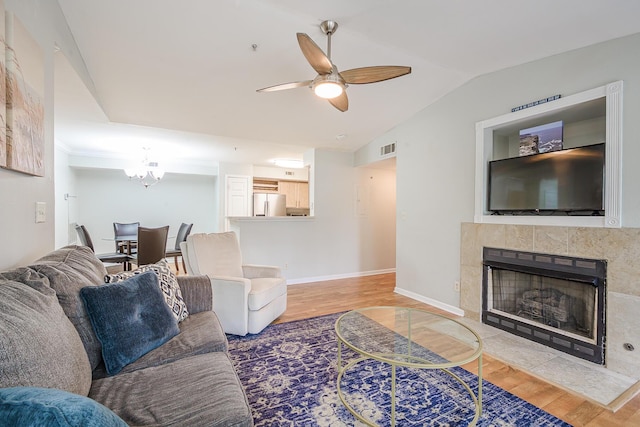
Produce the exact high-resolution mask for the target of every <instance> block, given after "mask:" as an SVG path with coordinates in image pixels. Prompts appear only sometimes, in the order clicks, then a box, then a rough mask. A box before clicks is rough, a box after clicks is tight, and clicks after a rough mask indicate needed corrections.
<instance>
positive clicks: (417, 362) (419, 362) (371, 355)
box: [335, 306, 482, 427]
mask: <svg viewBox="0 0 640 427" xmlns="http://www.w3.org/2000/svg"><path fill="white" fill-rule="evenodd" d="M374 310H388V311H390V312H391V311H392V312H393V314H398V313H399V312H406V314H407V316H406V317H407V325H406V326H407V329H406V330H407V336H405V337H404V338H406V339H407V354H400V353H378V352H373V351H367V350H366V349H362V348H360V347H358V345H357V344H354V343H353V342H350V341H349V339H348V338H345V337H344V336H343V334H342V331H341V329H340V326H341V323H342V322H343V321H344V319H345V318H349V317H350V316H354V313H358V314H362V315H365V316H366V312H367V311H374ZM414 312H418V313H420V315H422V316H423V315H425V314H426V315H428V316H433V317H434V319H436V320H438V321H444V322H445V323H448V322H454V323H455V324H457V325H459V326H462V327H463V328H464V329H465V330H466V331H464V332H465V333H466V332H467V331H468V332H469V333H470V334H471V335H469V336H468V337H469V338H472V339H474V340H475V341H476V343H477V347H476V348H475V351H473V353H472V354H470V355H467V356H465V357H461V358H460V359H456V360H453V361H448V362H446V363H433V362H431V361H429V360H426V359H422V358H420V357H417V356H413V355H412V354H411V346H412V344H413V345H418V346H421V347H423V348H426V349H427V350H429V348H428V347H425V346H424V345H422V344H419V343H414V342H413V341H412V335H413V334H412V332H414V333H415V332H416V331H415V330H413V329H412V317H413V316H412V313H414ZM380 325H382V326H385V325H384V324H382V323H380ZM385 327H386V326H385ZM455 327H458V326H455ZM389 330H390V331H394V330H393V329H389ZM335 331H336V336H337V337H338V363H337V364H338V378H337V380H336V387H337V391H338V397H339V398H340V400H341V401H342V404H343V405H344V406H345V407H346V408H347V409H348V410H349V412H351V413H352V414H353V415H354V416H355V417H356V418H357V419H358V420H360V421H362V422H363V423H365V424H367V425H369V426H374V427H375V426H377V424H375V423H374V422H372V421H370V420H368V419H366V418H365V417H364V416H363V415H361V414H360V413H359V412H358V411H356V410H355V409H354V408H353V407H352V406H351V405H350V404H349V403H348V402H347V400H346V397H345V395H344V393H343V391H342V388H341V385H340V383H341V382H342V377H343V375H344V373H345V372H346V371H347V370H349V369H351V368H353V367H354V366H356V365H357V364H358V363H360V362H362V361H365V360H376V361H379V362H383V363H386V364H388V365H390V366H391V425H392V426H395V425H396V368H397V367H398V366H403V367H410V368H417V369H440V370H442V371H443V372H446V373H447V374H448V375H450V376H451V377H453V378H454V379H455V380H457V381H458V382H459V383H460V384H461V385H462V386H463V387H464V388H465V389H466V390H467V392H468V393H469V395H470V396H471V399H472V400H473V402H474V405H475V415H474V418H473V420H472V421H471V422H470V424H469V425H470V426H475V425H476V423H477V422H478V419H479V418H480V415H481V414H482V340H481V338H480V336H479V335H478V334H477V333H476V332H475V331H474V330H472V329H471V328H469V327H468V326H466V325H464V324H463V323H461V322H458V321H456V320H454V319H450V318H448V317H445V316H442V315H440V314H436V313H431V312H429V311H426V310H420V309H416V308H408V307H392V306H378V307H367V308H362V309H356V310H352V311H349V312H347V313H345V314H343V315H342V316H340V317H339V318H338V320H336V323H335ZM440 333H442V334H446V332H443V331H440ZM451 338H452V339H455V337H453V336H452V337H451ZM343 345H345V346H347V347H348V348H350V349H351V350H353V351H355V352H356V353H357V354H359V355H360V356H361V357H359V358H357V359H355V360H352V361H350V362H348V363H347V364H346V365H345V366H342V346H343ZM474 360H477V362H478V375H477V376H478V394H477V396H476V394H475V393H474V392H473V390H471V387H470V386H469V385H468V384H467V383H466V382H464V380H463V379H462V378H460V377H459V376H458V375H456V374H455V373H453V372H451V370H450V369H449V368H452V367H455V366H461V365H464V364H467V363H469V362H472V361H474Z"/></svg>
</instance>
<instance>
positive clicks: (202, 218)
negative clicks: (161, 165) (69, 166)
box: [59, 168, 218, 252]
mask: <svg viewBox="0 0 640 427" xmlns="http://www.w3.org/2000/svg"><path fill="white" fill-rule="evenodd" d="M73 174H74V176H75V184H73V185H75V189H76V190H75V195H76V196H77V198H76V199H75V201H76V205H77V209H78V213H77V221H78V223H80V224H83V225H85V226H86V227H87V229H88V230H89V233H90V235H91V239H92V240H93V244H94V246H95V250H96V252H113V250H114V243H113V241H108V240H105V239H106V238H109V237H113V223H114V222H136V221H139V222H140V224H141V225H142V226H145V227H161V226H164V225H169V226H170V228H169V236H173V237H174V238H173V239H169V243H170V246H173V242H175V235H176V234H177V232H178V228H179V227H180V224H181V223H182V222H185V223H193V229H192V230H191V232H192V233H202V232H206V233H210V232H214V231H218V229H217V223H218V217H217V202H216V200H215V187H216V183H217V179H218V178H217V177H215V176H207V175H183V174H173V173H167V174H165V177H164V178H163V179H162V181H160V182H159V183H158V184H156V185H154V186H152V187H149V188H144V186H142V184H140V183H139V182H136V181H129V179H128V178H127V177H126V176H125V175H124V173H123V171H121V170H114V169H76V168H74V169H73ZM59 191H60V192H62V193H65V192H66V191H65V190H64V189H62V188H61V189H60V190H59ZM69 191H71V190H69Z"/></svg>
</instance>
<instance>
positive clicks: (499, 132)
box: [474, 81, 623, 228]
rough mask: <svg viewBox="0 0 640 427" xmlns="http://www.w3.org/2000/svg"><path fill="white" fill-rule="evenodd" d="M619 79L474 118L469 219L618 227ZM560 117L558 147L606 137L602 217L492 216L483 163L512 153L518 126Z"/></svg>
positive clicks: (620, 117)
mask: <svg viewBox="0 0 640 427" xmlns="http://www.w3.org/2000/svg"><path fill="white" fill-rule="evenodd" d="M622 83H623V82H622V81H616V82H613V83H610V84H607V85H604V86H600V87H597V88H594V89H591V90H587V91H584V92H580V93H577V94H574V95H570V96H567V97H562V98H559V99H556V100H553V101H549V102H546V103H543V104H539V105H536V106H533V107H530V108H525V109H522V110H519V111H515V112H512V113H508V114H504V115H502V116H499V117H494V118H491V119H487V120H484V121H481V122H478V123H476V177H475V194H476V197H475V215H474V222H476V223H490V224H523V225H555V226H575V227H609V228H618V227H621V226H622V224H621V218H620V215H621V189H622V183H621V176H622V168H621V161H622V87H623V84H622ZM560 120H561V121H562V122H563V125H564V129H563V133H564V135H563V148H565V149H566V148H575V147H582V146H585V145H592V144H598V143H602V142H605V185H604V207H605V212H604V216H571V215H566V216H550V215H493V214H492V213H491V212H490V211H489V210H488V209H487V204H488V180H489V175H488V165H489V162H490V161H491V160H500V159H506V158H510V157H517V156H518V150H519V138H520V136H519V131H520V130H521V129H526V128H530V127H534V126H539V125H543V124H546V123H551V122H555V121H560Z"/></svg>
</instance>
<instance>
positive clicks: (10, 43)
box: [5, 12, 44, 176]
mask: <svg viewBox="0 0 640 427" xmlns="http://www.w3.org/2000/svg"><path fill="white" fill-rule="evenodd" d="M5 40H6V47H5V49H6V55H5V59H6V97H7V103H6V105H7V110H6V123H7V125H6V132H7V137H6V141H7V165H6V167H7V168H8V169H12V170H15V171H19V172H24V173H27V174H30V175H36V176H44V101H43V100H44V55H43V51H42V48H41V47H40V46H39V45H38V43H37V42H36V41H35V40H34V39H33V37H32V36H31V34H29V32H28V31H27V29H26V28H25V27H24V26H23V25H22V23H21V22H20V20H19V19H18V18H17V17H15V16H14V15H13V14H11V13H9V12H6V13H5Z"/></svg>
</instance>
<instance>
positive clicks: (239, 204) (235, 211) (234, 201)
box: [226, 175, 251, 216]
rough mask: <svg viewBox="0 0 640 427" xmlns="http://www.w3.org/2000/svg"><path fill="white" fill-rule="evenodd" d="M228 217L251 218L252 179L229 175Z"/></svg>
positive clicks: (227, 177)
mask: <svg viewBox="0 0 640 427" xmlns="http://www.w3.org/2000/svg"><path fill="white" fill-rule="evenodd" d="M226 180H227V186H226V187H227V198H226V199H227V210H226V211H227V212H226V215H227V216H251V199H250V196H251V192H250V188H251V177H250V176H245V175H227V176H226Z"/></svg>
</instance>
